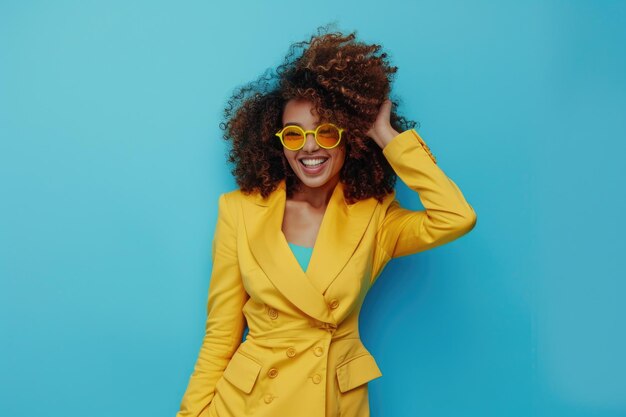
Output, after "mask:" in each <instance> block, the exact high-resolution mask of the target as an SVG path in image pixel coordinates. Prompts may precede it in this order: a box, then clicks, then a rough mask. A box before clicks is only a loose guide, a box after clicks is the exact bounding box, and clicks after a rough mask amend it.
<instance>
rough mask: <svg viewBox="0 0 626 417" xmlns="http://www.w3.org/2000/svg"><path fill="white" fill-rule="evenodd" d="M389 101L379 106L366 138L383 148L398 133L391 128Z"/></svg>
mask: <svg viewBox="0 0 626 417" xmlns="http://www.w3.org/2000/svg"><path fill="white" fill-rule="evenodd" d="M391 105H392V103H391V100H389V99H387V100H385V101H384V102H383V104H382V105H381V106H380V110H379V111H378V115H377V116H376V120H375V121H374V124H373V125H372V127H370V130H368V131H367V136H369V137H371V138H372V139H374V141H375V142H376V143H377V144H378V146H380V147H381V148H384V147H385V146H386V145H387V143H389V142H390V141H391V139H393V138H394V137H396V136H397V135H399V133H398V132H397V131H396V130H395V129H394V128H393V127H392V126H391Z"/></svg>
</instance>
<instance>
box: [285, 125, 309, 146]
mask: <svg viewBox="0 0 626 417" xmlns="http://www.w3.org/2000/svg"><path fill="white" fill-rule="evenodd" d="M283 142H285V146H286V147H287V148H290V149H297V148H299V147H300V146H302V144H303V143H304V134H303V133H302V130H300V129H298V128H297V127H295V126H288V127H287V128H285V130H284V131H283Z"/></svg>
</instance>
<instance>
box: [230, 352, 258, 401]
mask: <svg viewBox="0 0 626 417" xmlns="http://www.w3.org/2000/svg"><path fill="white" fill-rule="evenodd" d="M262 367H263V366H262V365H261V364H260V363H259V362H257V361H256V360H255V359H252V358H250V357H248V356H246V355H245V354H243V353H241V352H240V351H236V352H235V354H234V355H233V357H232V358H231V359H230V362H228V365H227V366H226V369H225V370H224V378H225V379H226V380H227V381H228V382H230V383H231V384H233V385H234V386H236V387H237V388H239V389H240V390H242V391H243V392H245V393H246V394H250V392H251V391H252V388H253V387H254V384H255V383H256V381H257V378H258V376H259V372H261V368H262Z"/></svg>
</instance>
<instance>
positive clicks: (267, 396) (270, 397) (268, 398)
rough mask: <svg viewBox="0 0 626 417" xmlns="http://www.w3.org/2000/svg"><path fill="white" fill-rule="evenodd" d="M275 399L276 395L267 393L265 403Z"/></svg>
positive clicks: (264, 398)
mask: <svg viewBox="0 0 626 417" xmlns="http://www.w3.org/2000/svg"><path fill="white" fill-rule="evenodd" d="M273 399H274V397H273V396H272V394H267V395H266V396H265V397H263V401H265V404H269V403H271V402H272V400H273Z"/></svg>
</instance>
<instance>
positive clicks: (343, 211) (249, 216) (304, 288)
mask: <svg viewBox="0 0 626 417" xmlns="http://www.w3.org/2000/svg"><path fill="white" fill-rule="evenodd" d="M244 202H245V203H244V206H243V210H244V212H243V214H244V216H243V218H244V224H245V229H246V235H247V238H248V244H249V247H250V250H251V251H252V254H253V255H254V257H255V259H256V261H257V263H258V264H259V266H260V267H261V269H262V270H263V271H264V272H265V274H266V275H267V277H268V278H269V279H270V280H271V281H272V283H273V284H274V285H275V286H276V288H277V289H278V290H279V291H280V292H281V293H282V294H283V295H285V297H287V299H288V300H289V301H291V302H292V303H293V304H294V305H296V306H297V307H298V308H299V309H300V310H302V311H303V312H305V313H306V314H308V315H309V316H311V317H313V318H316V319H317V320H320V321H323V322H327V323H333V324H338V322H337V320H336V318H335V317H334V316H333V314H332V313H331V310H330V309H329V307H328V305H327V302H326V300H325V298H324V293H325V292H326V289H327V288H328V287H329V286H330V284H331V283H332V282H333V281H334V280H335V279H336V278H337V276H338V275H339V273H340V272H341V270H342V269H343V267H344V266H345V265H346V264H347V263H348V261H349V260H350V257H351V256H352V254H353V253H354V251H355V249H356V247H357V245H358V244H359V242H360V240H361V237H362V236H363V234H364V232H365V230H366V228H367V226H368V224H369V222H370V220H371V218H372V214H373V213H374V208H375V207H376V205H377V201H376V199H375V198H373V197H372V198H368V199H365V200H360V201H358V202H356V203H354V204H351V205H348V204H347V203H346V201H345V197H344V186H343V184H342V183H341V181H340V182H338V183H337V186H336V187H335V189H334V190H333V193H332V196H331V198H330V201H329V203H328V206H327V208H326V211H325V213H324V217H323V219H322V224H321V226H320V229H319V232H318V235H317V240H316V242H315V246H314V248H313V253H312V255H311V260H310V263H309V267H308V270H307V272H304V271H303V270H302V268H301V267H300V264H299V263H298V261H297V259H296V258H295V256H294V254H293V252H292V251H291V248H290V247H289V244H288V242H287V239H286V238H285V235H284V234H283V232H282V222H283V217H284V213H285V202H286V182H285V179H283V180H281V182H280V183H279V185H278V187H277V188H276V189H275V190H274V191H273V192H272V193H271V194H270V195H269V196H268V197H267V198H265V199H264V198H262V197H261V195H260V193H254V194H252V195H251V198H244ZM353 282H354V281H353Z"/></svg>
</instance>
